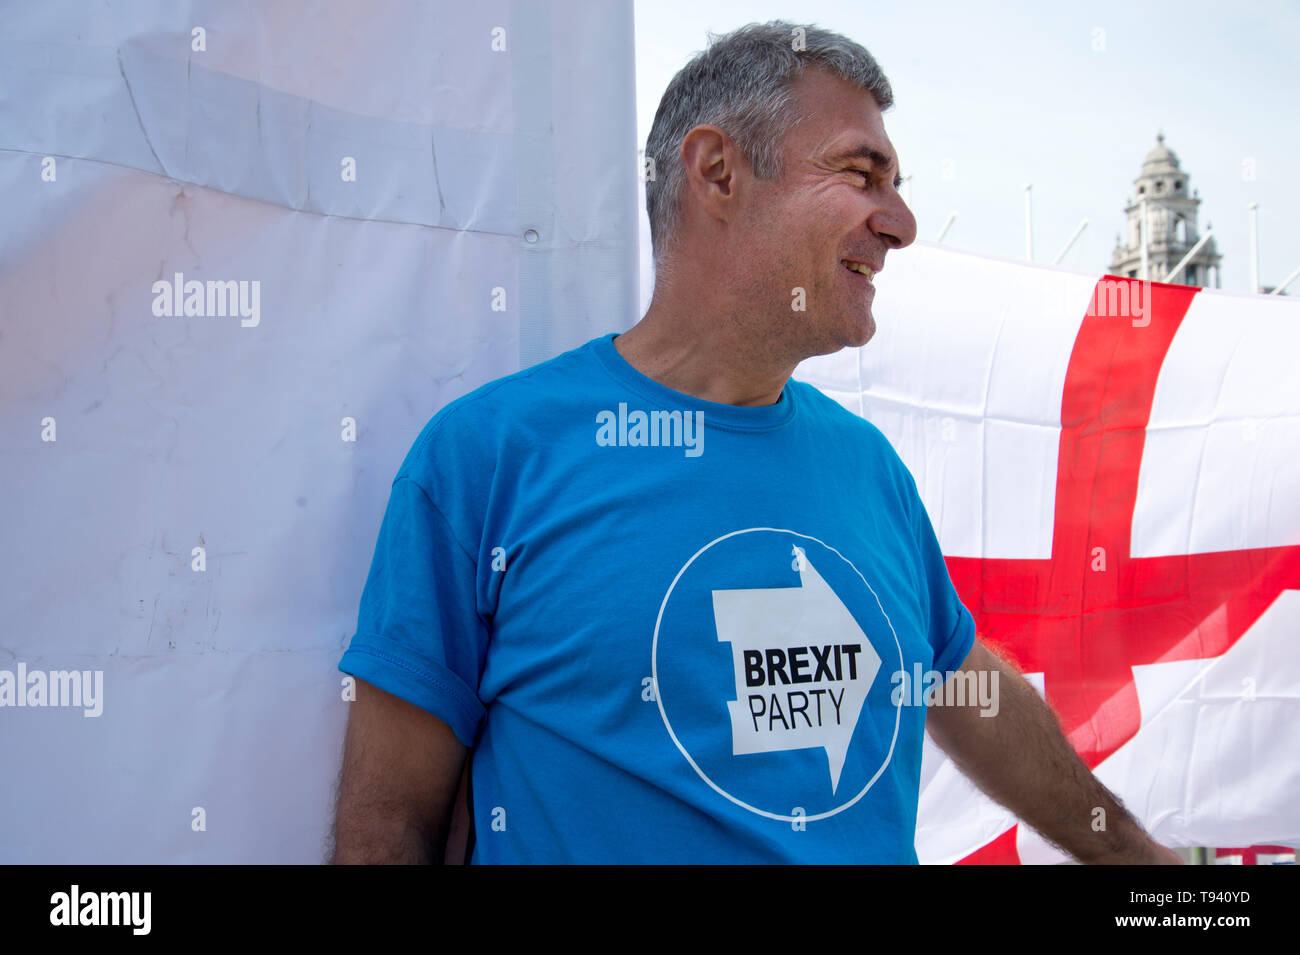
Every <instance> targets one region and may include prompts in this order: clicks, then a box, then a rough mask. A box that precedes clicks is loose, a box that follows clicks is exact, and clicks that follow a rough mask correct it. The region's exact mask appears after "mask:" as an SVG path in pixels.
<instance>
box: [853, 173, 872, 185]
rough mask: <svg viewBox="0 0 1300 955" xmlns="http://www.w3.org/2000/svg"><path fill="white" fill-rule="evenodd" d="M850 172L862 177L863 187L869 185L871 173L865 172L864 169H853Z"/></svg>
mask: <svg viewBox="0 0 1300 955" xmlns="http://www.w3.org/2000/svg"><path fill="white" fill-rule="evenodd" d="M852 171H853V172H855V173H857V174H858V175H859V176H861V177H862V184H863V185H864V186H869V185H871V173H869V172H867V171H866V170H865V169H854V170H852Z"/></svg>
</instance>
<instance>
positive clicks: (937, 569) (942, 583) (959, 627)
mask: <svg viewBox="0 0 1300 955" xmlns="http://www.w3.org/2000/svg"><path fill="white" fill-rule="evenodd" d="M914 505H915V511H914V512H913V520H914V522H915V527H916V534H917V545H918V547H919V549H920V560H921V571H922V574H923V576H924V581H925V583H924V586H925V587H926V588H927V589H928V593H929V600H930V645H931V646H932V647H933V648H934V664H933V668H934V669H935V670H937V671H938V672H940V673H942V674H945V676H944V679H945V680H946V679H947V674H948V673H950V672H951V671H954V670H956V669H957V668H958V667H960V666H961V665H962V663H964V662H965V660H966V657H967V655H968V654H969V653H970V651H971V648H972V647H973V646H974V645H975V618H974V617H973V616H971V612H970V611H969V610H967V609H966V605H965V604H963V603H962V602H961V598H960V597H958V596H957V589H956V588H955V587H954V586H953V583H952V577H951V576H949V574H948V565H947V564H946V563H945V562H944V559H943V551H942V550H940V549H939V540H938V538H937V537H936V536H935V533H934V525H933V524H931V523H930V515H929V514H927V513H926V510H925V505H924V504H923V503H922V501H921V499H920V496H919V495H917V496H916V497H915V499H914Z"/></svg>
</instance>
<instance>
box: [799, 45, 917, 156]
mask: <svg viewBox="0 0 1300 955" xmlns="http://www.w3.org/2000/svg"><path fill="white" fill-rule="evenodd" d="M794 86H795V89H796V90H797V95H798V96H799V98H800V101H801V106H802V108H803V122H801V123H800V124H799V125H800V126H803V127H804V129H805V131H806V133H807V134H811V136H812V138H813V140H814V142H812V143H807V146H811V147H812V149H811V153H812V155H813V156H814V157H816V158H818V159H821V160H822V161H824V162H831V163H836V162H838V163H846V162H851V161H853V160H866V161H868V162H870V163H872V164H873V165H874V166H876V167H878V168H879V170H880V172H881V173H883V174H886V175H888V174H890V173H892V172H897V169H898V157H897V156H896V155H895V154H894V148H893V144H892V143H890V142H889V137H888V136H886V135H885V126H884V121H883V118H882V117H881V115H880V107H879V106H878V105H877V104H876V101H875V98H874V97H873V96H872V95H871V93H870V92H868V91H867V90H864V89H861V88H859V87H856V86H854V85H853V84H851V83H849V82H848V81H847V80H843V79H841V78H840V77H838V76H834V75H832V74H830V73H827V72H826V71H825V70H821V69H810V70H807V71H806V72H805V73H804V74H803V75H802V76H800V77H799V79H798V80H796V81H795V84H794ZM796 128H797V127H796ZM805 142H806V140H805ZM807 146H805V148H807Z"/></svg>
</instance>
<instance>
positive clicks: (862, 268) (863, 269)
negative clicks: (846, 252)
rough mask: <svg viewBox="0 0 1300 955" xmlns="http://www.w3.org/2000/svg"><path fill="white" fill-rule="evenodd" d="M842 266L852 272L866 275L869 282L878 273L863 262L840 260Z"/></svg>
mask: <svg viewBox="0 0 1300 955" xmlns="http://www.w3.org/2000/svg"><path fill="white" fill-rule="evenodd" d="M840 264H841V265H843V266H844V267H845V268H846V269H848V270H849V271H850V272H857V273H858V274H859V275H865V276H866V277H867V279H868V280H870V279H873V278H875V277H876V273H875V272H873V271H872V270H871V269H870V268H869V267H868V266H866V265H863V264H862V263H861V262H852V261H850V260H849V259H840Z"/></svg>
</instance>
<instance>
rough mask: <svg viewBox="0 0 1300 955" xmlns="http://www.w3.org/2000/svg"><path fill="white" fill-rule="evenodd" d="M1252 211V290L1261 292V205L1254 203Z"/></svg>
mask: <svg viewBox="0 0 1300 955" xmlns="http://www.w3.org/2000/svg"><path fill="white" fill-rule="evenodd" d="M1248 208H1249V210H1250V290H1251V291H1252V292H1258V291H1259V203H1257V202H1252V203H1251V204H1250V206H1249V207H1248Z"/></svg>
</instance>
